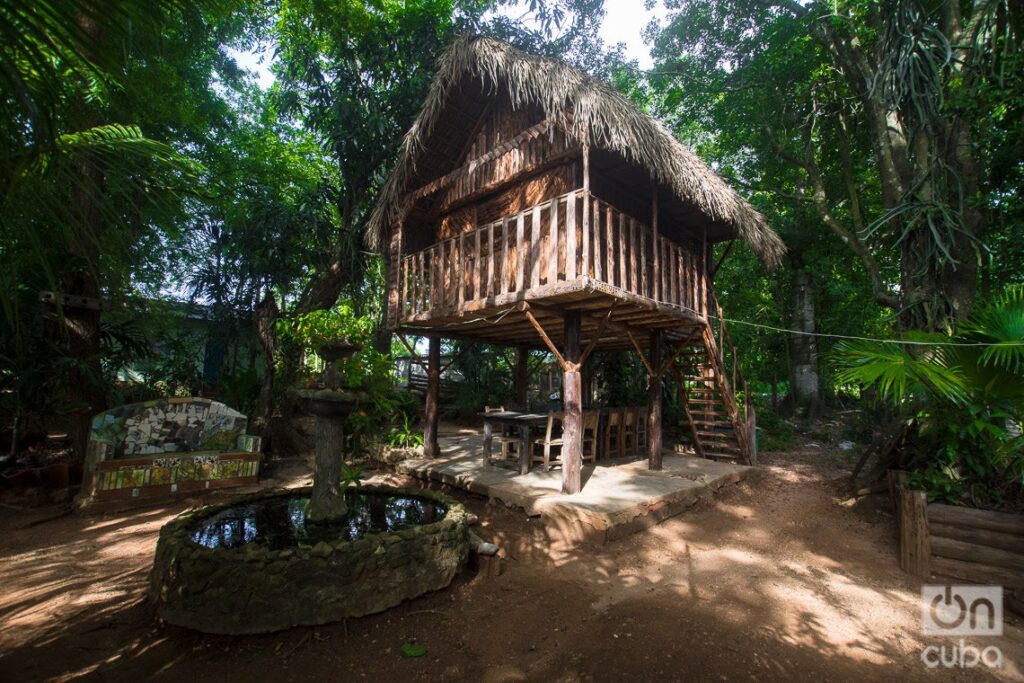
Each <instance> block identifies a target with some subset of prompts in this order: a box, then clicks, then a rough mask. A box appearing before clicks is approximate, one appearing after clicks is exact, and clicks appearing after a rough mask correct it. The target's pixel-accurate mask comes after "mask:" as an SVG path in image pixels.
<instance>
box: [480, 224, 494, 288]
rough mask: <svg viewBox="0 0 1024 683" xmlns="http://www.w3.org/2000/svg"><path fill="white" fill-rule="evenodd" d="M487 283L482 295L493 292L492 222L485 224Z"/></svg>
mask: <svg viewBox="0 0 1024 683" xmlns="http://www.w3.org/2000/svg"><path fill="white" fill-rule="evenodd" d="M485 282H486V283H487V285H486V287H485V289H484V292H483V295H484V296H492V295H493V294H494V223H491V224H490V225H488V226H487V279H486V280H485Z"/></svg>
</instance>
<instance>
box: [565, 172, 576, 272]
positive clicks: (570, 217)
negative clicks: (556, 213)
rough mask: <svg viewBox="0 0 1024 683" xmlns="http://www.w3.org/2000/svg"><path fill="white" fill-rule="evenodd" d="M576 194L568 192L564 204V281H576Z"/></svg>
mask: <svg viewBox="0 0 1024 683" xmlns="http://www.w3.org/2000/svg"><path fill="white" fill-rule="evenodd" d="M576 197H577V194H576V192H570V193H569V196H568V198H567V199H566V202H565V279H566V280H575V279H576V257H577V256H578V255H579V254H578V252H577V251H576Z"/></svg>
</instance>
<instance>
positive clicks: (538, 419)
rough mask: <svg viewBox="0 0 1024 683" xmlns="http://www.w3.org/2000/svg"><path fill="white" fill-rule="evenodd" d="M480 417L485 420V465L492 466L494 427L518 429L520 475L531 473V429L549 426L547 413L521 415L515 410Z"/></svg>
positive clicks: (482, 414) (483, 414)
mask: <svg viewBox="0 0 1024 683" xmlns="http://www.w3.org/2000/svg"><path fill="white" fill-rule="evenodd" d="M479 415H480V417H482V418H483V419H484V464H485V465H490V464H491V449H492V445H493V441H494V426H495V425H499V426H500V425H504V426H511V427H517V428H518V429H519V473H520V474H526V473H527V472H529V471H530V427H534V426H537V425H545V424H547V421H548V416H547V413H520V412H517V411H515V410H501V411H494V412H490V413H480V414H479Z"/></svg>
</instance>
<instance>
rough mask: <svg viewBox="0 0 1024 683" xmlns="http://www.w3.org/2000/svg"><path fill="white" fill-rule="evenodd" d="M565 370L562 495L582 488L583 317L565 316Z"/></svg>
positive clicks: (577, 312)
mask: <svg viewBox="0 0 1024 683" xmlns="http://www.w3.org/2000/svg"><path fill="white" fill-rule="evenodd" d="M565 360H566V369H565V373H564V381H563V382H562V402H563V410H564V411H565V413H564V417H563V420H562V493H579V492H580V489H581V488H583V482H582V478H583V382H582V379H581V377H580V368H579V360H580V314H579V311H568V312H567V313H566V314H565Z"/></svg>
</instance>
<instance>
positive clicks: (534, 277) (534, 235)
mask: <svg viewBox="0 0 1024 683" xmlns="http://www.w3.org/2000/svg"><path fill="white" fill-rule="evenodd" d="M552 204H554V202H552ZM529 244H530V250H529V286H530V287H540V286H541V207H540V205H538V206H536V207H534V214H532V217H531V219H530V221H529Z"/></svg>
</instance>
